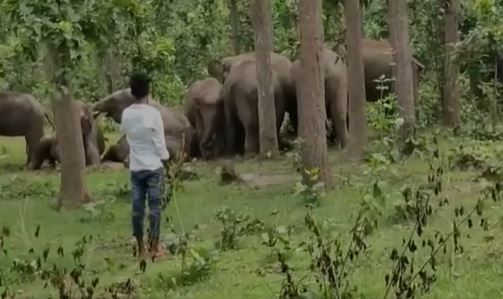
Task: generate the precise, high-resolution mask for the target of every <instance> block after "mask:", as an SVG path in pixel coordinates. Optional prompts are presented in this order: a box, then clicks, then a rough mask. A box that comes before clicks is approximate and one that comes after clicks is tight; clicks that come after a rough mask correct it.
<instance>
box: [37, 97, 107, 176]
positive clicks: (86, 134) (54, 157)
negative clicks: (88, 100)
mask: <svg viewBox="0 0 503 299" xmlns="http://www.w3.org/2000/svg"><path fill="white" fill-rule="evenodd" d="M75 104H76V105H77V107H78V113H79V115H80V127H81V132H82V143H83V146H84V155H85V162H86V166H95V165H99V164H100V161H101V158H100V157H101V155H102V154H103V152H104V151H105V136H104V135H103V132H102V130H101V129H100V127H99V126H98V124H97V122H96V120H95V119H94V117H93V115H92V112H91V109H90V107H89V106H88V105H87V104H85V103H83V102H81V101H75ZM59 157H60V154H59V147H58V142H57V139H56V136H44V137H42V138H41V139H40V140H39V142H38V144H37V146H36V150H35V155H34V159H33V164H32V169H40V167H41V166H42V164H43V163H44V162H45V161H46V160H47V161H49V164H50V165H55V162H60V158H59Z"/></svg>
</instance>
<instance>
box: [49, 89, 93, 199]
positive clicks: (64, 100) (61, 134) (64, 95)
mask: <svg viewBox="0 0 503 299" xmlns="http://www.w3.org/2000/svg"><path fill="white" fill-rule="evenodd" d="M53 107H54V116H55V122H56V132H57V133H56V138H57V140H58V148H59V151H60V153H59V154H60V157H61V184H60V194H59V201H58V204H59V207H61V206H64V207H69V208H72V207H78V206H80V205H81V204H82V203H85V202H86V201H87V200H88V196H87V190H86V184H85V168H86V163H85V156H84V144H83V140H82V131H81V127H80V117H79V116H80V115H79V114H78V111H77V105H75V102H74V101H73V99H72V96H71V94H70V92H69V90H68V89H67V88H66V87H62V88H61V97H60V98H57V99H53Z"/></svg>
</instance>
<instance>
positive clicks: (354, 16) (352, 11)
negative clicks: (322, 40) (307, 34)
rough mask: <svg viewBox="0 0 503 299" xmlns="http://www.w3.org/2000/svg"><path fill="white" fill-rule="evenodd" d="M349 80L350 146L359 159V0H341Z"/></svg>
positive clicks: (362, 131) (362, 123)
mask: <svg viewBox="0 0 503 299" xmlns="http://www.w3.org/2000/svg"><path fill="white" fill-rule="evenodd" d="M344 19H345V21H346V44H347V59H348V82H349V86H348V89H349V138H350V139H349V147H348V153H349V154H350V155H351V158H353V159H355V160H359V159H361V158H362V156H363V152H364V150H365V146H366V145H367V138H368V137H367V115H366V113H365V102H366V100H365V81H364V69H363V60H362V46H361V43H362V28H361V26H362V22H361V10H360V7H359V3H358V1H354V0H344Z"/></svg>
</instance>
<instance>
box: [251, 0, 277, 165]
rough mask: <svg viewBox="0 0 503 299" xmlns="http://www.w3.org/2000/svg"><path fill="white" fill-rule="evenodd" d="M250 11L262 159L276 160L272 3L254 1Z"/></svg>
mask: <svg viewBox="0 0 503 299" xmlns="http://www.w3.org/2000/svg"><path fill="white" fill-rule="evenodd" d="M251 10H252V12H251V13H252V21H253V25H254V27H255V28H254V29H255V56H256V59H257V63H256V66H257V80H258V123H259V144H260V153H261V154H262V155H268V154H272V155H273V156H276V155H277V154H278V138H277V133H276V132H277V128H276V105H275V102H274V101H275V99H274V85H273V71H272V65H271V52H272V50H273V49H272V44H273V36H272V16H271V2H270V1H269V0H254V3H253V4H252V5H251ZM278 100H279V99H278Z"/></svg>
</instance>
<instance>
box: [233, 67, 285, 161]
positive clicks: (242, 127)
mask: <svg viewBox="0 0 503 299" xmlns="http://www.w3.org/2000/svg"><path fill="white" fill-rule="evenodd" d="M272 84H273V86H274V101H275V109H276V131H277V134H278V138H279V129H280V127H281V123H282V122H283V117H284V114H285V100H284V96H283V88H282V86H281V83H280V80H279V76H278V74H277V73H276V72H275V71H274V70H273V77H272ZM223 94H224V110H225V120H226V126H225V132H226V153H227V154H230V155H232V154H236V153H238V154H241V153H244V154H245V155H250V154H255V153H257V152H258V150H259V124H258V81H257V69H256V65H255V61H244V62H242V63H240V64H239V65H236V66H233V67H232V68H231V70H230V72H229V74H228V75H227V78H226V79H225V82H224V87H223Z"/></svg>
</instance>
